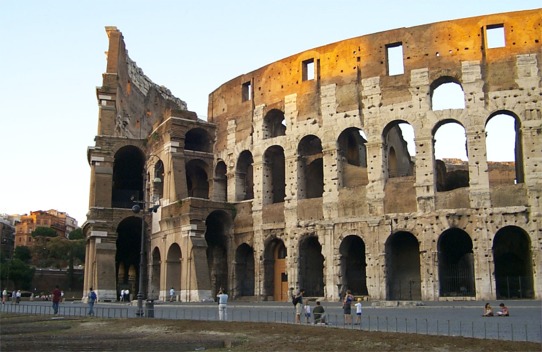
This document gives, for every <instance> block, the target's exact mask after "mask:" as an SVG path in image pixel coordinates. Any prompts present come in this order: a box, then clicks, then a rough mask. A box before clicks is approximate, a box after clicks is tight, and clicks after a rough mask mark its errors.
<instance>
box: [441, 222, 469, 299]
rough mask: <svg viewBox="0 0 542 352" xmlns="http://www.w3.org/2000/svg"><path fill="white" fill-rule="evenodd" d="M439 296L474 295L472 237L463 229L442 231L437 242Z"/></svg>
mask: <svg viewBox="0 0 542 352" xmlns="http://www.w3.org/2000/svg"><path fill="white" fill-rule="evenodd" d="M437 250H438V273H439V295H440V297H456V296H458V297H465V296H473V297H474V296H476V288H475V281H474V255H473V251H472V239H471V238H470V236H469V235H468V234H467V233H466V232H465V231H463V230H461V229H458V228H452V229H448V230H446V231H444V232H443V233H442V234H441V235H440V237H439V239H438V243H437Z"/></svg>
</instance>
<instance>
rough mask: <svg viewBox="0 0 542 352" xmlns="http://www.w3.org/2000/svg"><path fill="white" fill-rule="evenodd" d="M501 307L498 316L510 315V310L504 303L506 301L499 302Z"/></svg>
mask: <svg viewBox="0 0 542 352" xmlns="http://www.w3.org/2000/svg"><path fill="white" fill-rule="evenodd" d="M499 307H501V310H500V311H499V312H497V316H499V317H509V316H510V311H509V310H508V307H507V306H505V305H504V303H501V304H499Z"/></svg>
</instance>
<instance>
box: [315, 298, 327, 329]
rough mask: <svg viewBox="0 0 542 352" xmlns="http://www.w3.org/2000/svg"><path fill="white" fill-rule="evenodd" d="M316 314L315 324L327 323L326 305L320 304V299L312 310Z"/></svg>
mask: <svg viewBox="0 0 542 352" xmlns="http://www.w3.org/2000/svg"><path fill="white" fill-rule="evenodd" d="M312 314H313V315H314V324H325V323H326V313H325V309H324V307H322V305H321V304H320V301H316V307H314V309H313V310H312Z"/></svg>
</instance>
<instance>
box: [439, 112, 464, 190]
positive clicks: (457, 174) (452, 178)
mask: <svg viewBox="0 0 542 352" xmlns="http://www.w3.org/2000/svg"><path fill="white" fill-rule="evenodd" d="M449 124H451V127H453V128H455V129H456V130H459V129H462V130H463V133H465V128H464V127H463V125H462V124H461V123H459V122H458V121H456V120H452V119H445V120H442V121H440V122H439V123H438V124H437V125H436V126H435V127H434V129H433V145H434V148H433V150H434V153H435V171H434V174H435V178H436V188H437V192H446V191H451V190H454V189H457V188H462V187H469V163H468V159H467V161H463V160H461V159H459V158H445V157H442V159H438V157H439V156H438V155H437V153H439V152H440V150H437V149H440V148H442V145H441V144H442V143H441V142H440V141H439V140H438V138H440V137H439V136H438V134H441V136H443V135H442V133H446V132H443V131H444V130H443V128H444V126H446V125H449ZM463 141H464V143H463V145H462V142H463ZM451 144H453V145H451ZM446 145H447V149H452V148H453V149H455V151H456V152H457V151H458V148H464V150H465V152H466V153H467V150H468V149H467V139H466V137H465V134H464V135H463V138H462V140H458V138H455V140H452V141H446ZM465 155H466V156H467V158H468V154H465Z"/></svg>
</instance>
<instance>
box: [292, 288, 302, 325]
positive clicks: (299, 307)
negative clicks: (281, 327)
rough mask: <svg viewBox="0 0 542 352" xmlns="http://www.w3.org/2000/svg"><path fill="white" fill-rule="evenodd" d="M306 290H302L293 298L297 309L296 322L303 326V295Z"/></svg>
mask: <svg viewBox="0 0 542 352" xmlns="http://www.w3.org/2000/svg"><path fill="white" fill-rule="evenodd" d="M304 294H305V290H304V289H301V290H299V292H298V293H297V294H296V295H295V296H294V297H293V298H292V302H293V304H294V307H295V322H296V323H297V324H301V312H302V311H303V295H304Z"/></svg>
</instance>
